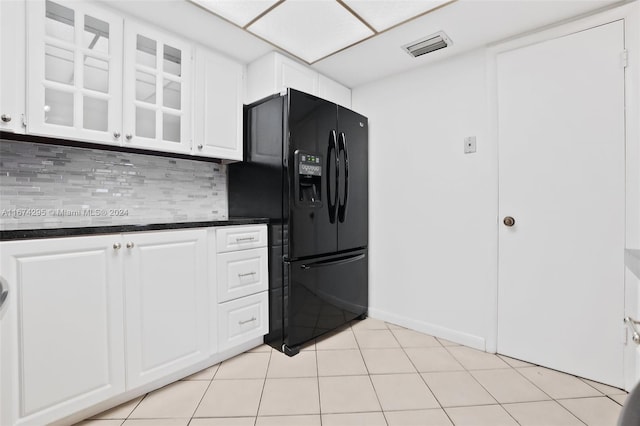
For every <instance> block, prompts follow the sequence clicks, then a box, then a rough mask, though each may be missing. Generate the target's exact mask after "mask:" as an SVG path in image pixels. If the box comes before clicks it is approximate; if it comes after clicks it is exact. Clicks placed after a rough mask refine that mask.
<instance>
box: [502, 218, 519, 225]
mask: <svg viewBox="0 0 640 426" xmlns="http://www.w3.org/2000/svg"><path fill="white" fill-rule="evenodd" d="M502 223H504V224H505V226H508V227H512V226H513V225H515V224H516V220H515V219H514V218H512V217H511V216H507V217H505V218H504V219H502Z"/></svg>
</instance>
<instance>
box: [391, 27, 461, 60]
mask: <svg viewBox="0 0 640 426" xmlns="http://www.w3.org/2000/svg"><path fill="white" fill-rule="evenodd" d="M452 44H453V43H451V39H450V38H449V37H447V35H446V34H445V33H444V32H443V31H440V32H437V33H435V34H431V35H430V36H427V37H424V38H421V39H420V40H416V41H414V42H412V43H409V44H405V45H404V46H402V48H403V49H404V50H406V51H407V53H408V54H409V55H411V56H413V57H414V58H417V57H418V56H422V55H425V54H427V53H431V52H435V51H436V50H440V49H444V48H445V47H447V46H451V45H452Z"/></svg>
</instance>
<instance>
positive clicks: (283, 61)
mask: <svg viewBox="0 0 640 426" xmlns="http://www.w3.org/2000/svg"><path fill="white" fill-rule="evenodd" d="M287 87H290V88H292V89H296V90H300V91H302V92H305V93H309V94H311V95H315V96H318V97H320V98H323V99H327V100H329V101H331V102H335V103H337V104H339V105H342V106H344V107H346V108H351V89H349V88H348V87H345V86H343V85H341V84H340V83H338V82H336V81H334V80H331V79H330V78H328V77H325V76H324V75H322V74H319V73H318V72H316V71H314V70H313V69H311V68H309V67H308V66H306V65H304V64H301V63H299V62H296V61H294V60H293V59H289V58H287V57H286V56H284V55H281V54H280V53H277V52H272V53H269V54H267V55H265V56H263V57H261V58H258V59H257V60H255V61H254V62H252V63H251V64H249V66H248V67H247V100H246V103H252V102H255V101H257V100H259V99H262V98H264V97H266V96H270V95H273V94H275V93H280V92H282V91H283V90H286V88H287Z"/></svg>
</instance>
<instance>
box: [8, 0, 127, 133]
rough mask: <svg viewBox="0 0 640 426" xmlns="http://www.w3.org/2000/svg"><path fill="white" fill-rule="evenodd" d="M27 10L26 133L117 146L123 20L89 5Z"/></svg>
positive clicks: (40, 5)
mask: <svg viewBox="0 0 640 426" xmlns="http://www.w3.org/2000/svg"><path fill="white" fill-rule="evenodd" d="M9 3H13V2H9ZM26 4H27V16H28V23H27V31H28V37H27V39H28V50H27V52H28V61H27V99H28V102H27V108H28V111H27V130H28V132H29V133H33V134H41V135H47V136H58V137H62V138H73V139H86V140H91V141H96V142H100V143H108V144H119V143H120V133H121V129H122V97H121V96H122V25H123V20H122V18H121V17H119V16H118V15H116V14H114V13H111V12H109V11H108V10H105V9H104V8H100V7H97V6H95V5H93V4H91V3H88V2H64V3H62V2H60V3H56V2H52V1H46V2H45V1H29V2H26ZM5 58H6V57H5ZM3 62H5V61H3Z"/></svg>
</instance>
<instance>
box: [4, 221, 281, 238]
mask: <svg viewBox="0 0 640 426" xmlns="http://www.w3.org/2000/svg"><path fill="white" fill-rule="evenodd" d="M263 223H265V224H266V223H269V219H265V218H230V219H228V220H213V221H204V222H180V223H150V224H146V225H142V224H140V225H109V226H83V227H76V228H41V229H15V230H6V231H0V241H11V240H30V239H37V238H59V237H78V236H83V235H100V234H119V233H124V232H141V231H161V230H165V229H185V228H208V227H211V226H230V225H257V224H263Z"/></svg>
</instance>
